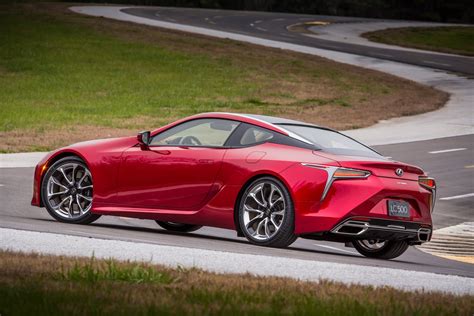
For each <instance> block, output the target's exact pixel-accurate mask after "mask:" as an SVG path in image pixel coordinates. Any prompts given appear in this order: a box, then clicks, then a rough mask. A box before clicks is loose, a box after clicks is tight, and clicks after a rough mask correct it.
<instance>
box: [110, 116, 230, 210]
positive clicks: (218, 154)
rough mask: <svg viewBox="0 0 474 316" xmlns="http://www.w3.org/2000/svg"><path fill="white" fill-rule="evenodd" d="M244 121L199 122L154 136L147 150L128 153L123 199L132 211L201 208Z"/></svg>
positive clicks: (123, 170) (122, 177) (121, 179)
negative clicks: (233, 135) (227, 145)
mask: <svg viewBox="0 0 474 316" xmlns="http://www.w3.org/2000/svg"><path fill="white" fill-rule="evenodd" d="M238 125H239V122H236V121H232V120H224V119H195V120H191V121H187V122H184V123H181V124H179V125H177V126H174V127H172V128H170V129H168V130H165V131H163V132H161V133H160V134H158V135H155V136H154V137H153V138H152V139H151V142H150V146H149V147H148V148H141V147H140V146H136V147H132V148H130V149H128V150H127V151H125V152H124V154H123V157H122V162H121V166H120V170H119V192H118V201H119V203H120V204H121V205H125V206H130V207H142V208H155V209H167V210H194V209H197V208H199V207H200V206H201V205H202V204H203V203H204V202H205V201H206V197H207V196H208V194H209V192H210V191H211V189H212V188H213V185H214V182H215V179H216V176H217V174H218V172H219V170H220V168H221V165H222V159H223V157H224V154H225V151H226V148H225V146H224V144H225V142H226V140H227V139H228V138H229V136H230V135H231V133H232V132H233V131H234V130H235V128H236V127H237V126H238Z"/></svg>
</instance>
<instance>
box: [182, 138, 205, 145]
mask: <svg viewBox="0 0 474 316" xmlns="http://www.w3.org/2000/svg"><path fill="white" fill-rule="evenodd" d="M179 144H180V145H194V146H199V145H202V144H201V142H200V141H199V139H197V137H195V136H185V137H183V138H182V139H181V141H180V142H179Z"/></svg>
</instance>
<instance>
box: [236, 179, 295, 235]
mask: <svg viewBox="0 0 474 316" xmlns="http://www.w3.org/2000/svg"><path fill="white" fill-rule="evenodd" d="M265 177H270V178H275V179H277V180H278V181H280V182H281V183H282V184H283V185H284V186H285V188H286V189H287V190H288V193H289V194H290V198H291V199H292V200H293V205H294V204H295V203H294V199H293V192H292V191H291V189H290V187H289V185H288V183H287V182H286V181H285V179H283V178H282V177H281V176H279V175H277V174H274V173H272V172H264V173H259V174H256V175H253V176H252V177H250V178H249V179H248V180H247V181H246V182H245V183H244V185H242V187H241V188H240V191H239V194H238V195H237V198H236V199H235V202H234V226H235V230H236V231H237V236H238V237H244V233H243V232H242V229H241V228H240V224H239V205H240V199H242V196H243V195H244V192H245V190H247V188H248V187H249V185H250V184H251V183H252V182H254V181H255V180H258V179H260V178H265Z"/></svg>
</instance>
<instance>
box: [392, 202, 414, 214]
mask: <svg viewBox="0 0 474 316" xmlns="http://www.w3.org/2000/svg"><path fill="white" fill-rule="evenodd" d="M388 215H389V216H397V217H410V204H408V203H407V202H404V201H394V200H389V201H388Z"/></svg>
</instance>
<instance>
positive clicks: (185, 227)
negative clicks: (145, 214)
mask: <svg viewBox="0 0 474 316" xmlns="http://www.w3.org/2000/svg"><path fill="white" fill-rule="evenodd" d="M155 222H156V223H157V224H158V225H160V226H161V227H162V228H164V229H166V230H169V231H172V232H180V233H190V232H193V231H195V230H198V229H199V228H201V227H202V226H198V225H191V224H182V223H175V222H161V221H155Z"/></svg>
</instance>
